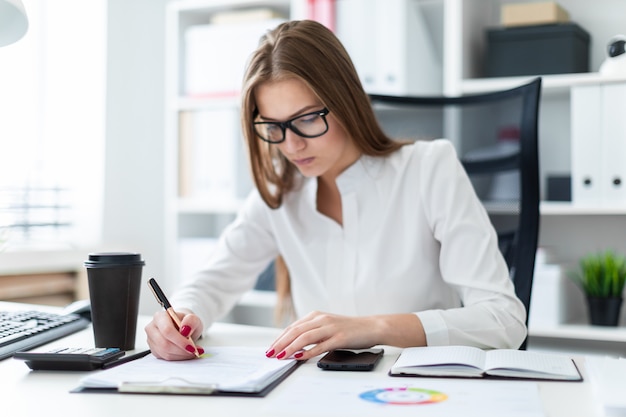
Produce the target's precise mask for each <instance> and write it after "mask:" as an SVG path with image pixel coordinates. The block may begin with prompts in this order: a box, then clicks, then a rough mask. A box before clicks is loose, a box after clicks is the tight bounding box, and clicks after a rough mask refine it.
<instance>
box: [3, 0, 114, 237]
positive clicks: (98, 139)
mask: <svg viewBox="0 0 626 417" xmlns="http://www.w3.org/2000/svg"><path fill="white" fill-rule="evenodd" d="M23 2H24V6H25V8H26V12H27V14H28V19H29V29H28V33H27V34H26V35H25V36H24V37H23V38H22V39H21V40H20V41H18V42H16V43H14V44H12V45H9V46H6V47H4V48H0V68H1V71H0V119H1V120H2V123H0V247H1V246H2V243H3V241H5V242H4V243H5V245H6V246H9V247H11V246H13V247H16V248H22V247H24V248H32V247H38V246H41V245H43V246H46V247H47V246H53V247H68V246H69V247H75V246H81V245H86V244H90V243H94V242H96V241H97V240H98V239H99V237H100V225H101V207H102V193H103V189H104V185H103V181H104V175H103V169H104V137H105V83H106V77H105V69H106V1H105V0H90V1H84V0H54V1H49V0H24V1H23Z"/></svg>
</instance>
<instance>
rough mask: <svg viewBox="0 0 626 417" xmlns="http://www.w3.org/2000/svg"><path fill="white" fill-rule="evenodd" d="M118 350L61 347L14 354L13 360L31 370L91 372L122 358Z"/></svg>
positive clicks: (121, 353) (122, 354)
mask: <svg viewBox="0 0 626 417" xmlns="http://www.w3.org/2000/svg"><path fill="white" fill-rule="evenodd" d="M125 353H126V352H124V351H123V350H120V349H118V348H71V347H61V348H56V349H52V350H49V351H45V352H32V351H30V352H16V353H15V354H13V358H15V359H21V360H24V361H26V365H28V367H29V368H30V369H33V370H49V371H91V370H94V369H99V368H102V367H103V366H104V365H105V364H107V363H109V362H112V361H115V360H117V359H118V358H120V357H122V356H124V354H125Z"/></svg>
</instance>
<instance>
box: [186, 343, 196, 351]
mask: <svg viewBox="0 0 626 417" xmlns="http://www.w3.org/2000/svg"><path fill="white" fill-rule="evenodd" d="M185 349H186V350H187V352H189V353H196V350H195V349H194V348H193V346H191V345H187V346H185Z"/></svg>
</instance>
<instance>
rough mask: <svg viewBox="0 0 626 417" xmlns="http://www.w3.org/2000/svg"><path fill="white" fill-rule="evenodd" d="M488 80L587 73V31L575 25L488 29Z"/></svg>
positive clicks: (588, 41)
mask: <svg viewBox="0 0 626 417" xmlns="http://www.w3.org/2000/svg"><path fill="white" fill-rule="evenodd" d="M486 32H487V53H486V63H485V64H486V65H485V72H486V75H487V76H488V77H508V76H516V75H543V74H564V73H574V72H588V71H589V43H590V39H591V38H590V36H589V33H587V31H585V30H584V29H583V28H581V27H580V26H578V25H577V24H575V23H561V24H550V25H536V26H520V27H511V28H497V29H487V31H486Z"/></svg>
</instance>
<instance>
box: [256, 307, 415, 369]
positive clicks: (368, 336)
mask: <svg viewBox="0 0 626 417" xmlns="http://www.w3.org/2000/svg"><path fill="white" fill-rule="evenodd" d="M425 344H426V336H425V334H424V329H423V327H422V323H421V321H420V319H419V318H418V317H417V316H416V315H415V314H412V313H408V314H391V315H382V316H365V317H348V316H340V315H336V314H329V313H322V312H319V311H314V312H312V313H309V314H308V315H307V316H306V317H303V318H301V319H299V320H297V321H295V322H293V323H292V324H290V325H289V326H288V327H287V328H285V330H284V331H283V333H282V334H281V335H280V336H279V337H278V338H277V339H276V340H275V341H274V343H272V345H271V346H270V348H269V349H268V350H267V352H266V355H267V357H268V358H278V359H286V358H290V357H292V355H293V357H294V358H296V359H301V360H306V359H310V358H313V357H315V356H317V355H320V354H322V353H324V352H328V351H330V350H333V349H367V348H370V347H372V346H374V345H393V346H400V347H405V346H423V345H425ZM305 348H307V349H305Z"/></svg>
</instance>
